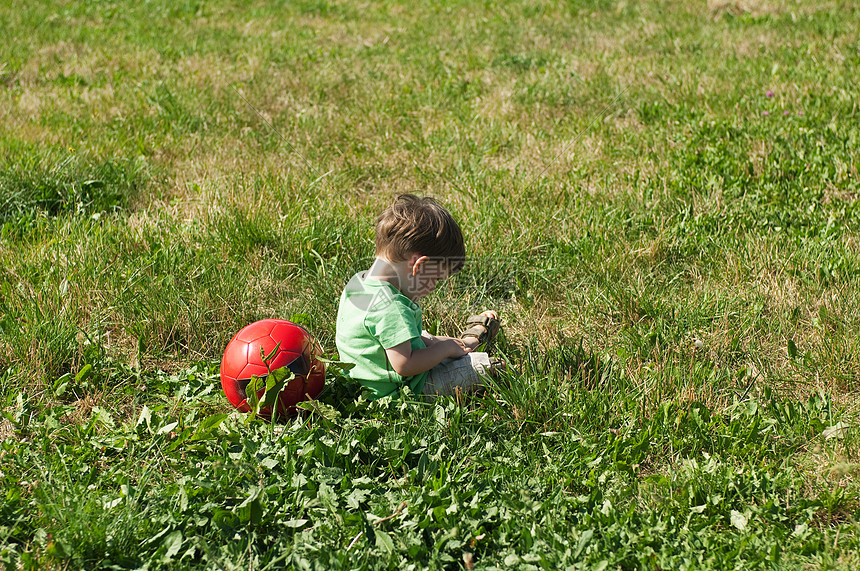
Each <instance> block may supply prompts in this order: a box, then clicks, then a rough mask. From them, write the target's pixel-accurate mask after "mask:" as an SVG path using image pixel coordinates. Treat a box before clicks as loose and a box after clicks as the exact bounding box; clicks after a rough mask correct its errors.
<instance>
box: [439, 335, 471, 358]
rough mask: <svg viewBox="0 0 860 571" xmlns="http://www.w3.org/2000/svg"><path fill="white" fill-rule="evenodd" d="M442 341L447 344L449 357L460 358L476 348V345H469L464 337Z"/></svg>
mask: <svg viewBox="0 0 860 571" xmlns="http://www.w3.org/2000/svg"><path fill="white" fill-rule="evenodd" d="M440 343H444V344H445V346H446V347H445V348H446V350H447V351H448V358H449V359H457V358H460V357H462V356H463V355H466V354H467V353H471V352H472V349H474V347H469V346H468V345H467V344H466V343H465V342H464V340H463V339H446V340H444V341H440Z"/></svg>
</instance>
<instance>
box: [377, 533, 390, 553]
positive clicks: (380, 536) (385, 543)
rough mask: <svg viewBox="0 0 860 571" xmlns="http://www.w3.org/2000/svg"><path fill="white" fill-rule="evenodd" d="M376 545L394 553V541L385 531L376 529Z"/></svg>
mask: <svg viewBox="0 0 860 571" xmlns="http://www.w3.org/2000/svg"><path fill="white" fill-rule="evenodd" d="M376 545H377V546H378V547H379V548H380V549H382V550H383V551H385V552H386V553H394V541H393V540H392V539H391V536H390V535H388V534H387V533H385V532H384V531H379V530H377V531H376Z"/></svg>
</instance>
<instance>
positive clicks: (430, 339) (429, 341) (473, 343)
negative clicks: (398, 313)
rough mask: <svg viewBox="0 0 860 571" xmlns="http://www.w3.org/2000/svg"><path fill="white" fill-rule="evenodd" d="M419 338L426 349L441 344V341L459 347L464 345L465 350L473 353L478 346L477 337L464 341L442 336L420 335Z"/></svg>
mask: <svg viewBox="0 0 860 571" xmlns="http://www.w3.org/2000/svg"><path fill="white" fill-rule="evenodd" d="M421 338H422V339H423V340H424V344H425V345H427V346H428V347H430V346H431V345H434V344H436V343H441V342H442V341H456V342H457V343H460V344H461V345H465V346H466V348H467V349H469V350H470V351H474V350H475V349H476V348H477V347H478V345H479V343H478V338H477V337H466V338H465V339H463V338H458V337H445V336H444V335H430V334H424V333H422V334H421Z"/></svg>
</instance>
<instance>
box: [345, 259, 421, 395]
mask: <svg viewBox="0 0 860 571" xmlns="http://www.w3.org/2000/svg"><path fill="white" fill-rule="evenodd" d="M364 273H365V272H361V273H358V274H356V275H354V276H352V279H350V280H349V283H347V284H346V288H344V290H343V294H342V295H341V296H340V306H339V307H338V311H337V334H336V336H335V342H336V343H337V351H338V353H339V354H340V360H341V361H343V362H346V363H353V364H355V367H353V368H352V369H351V370H350V371H349V372H348V375H349V376H350V377H351V378H353V379H355V380H357V381H358V382H359V383H361V384H362V385H363V386H365V387H367V388H368V389H370V398H373V399H377V398H381V397H384V396H387V395H390V394H391V393H393V392H395V391H396V390H397V389H398V388H400V387H402V386H404V385H409V387H410V388H411V389H412V390H413V391H414V392H416V393H421V390H422V389H423V388H424V379H425V378H426V377H427V372H426V371H425V372H423V373H419V374H417V375H414V376H411V377H402V376H400V375H399V374H397V372H395V371H394V369H393V368H392V367H391V363H389V362H388V357H387V356H386V354H385V350H386V349H391V348H392V347H396V346H397V345H400V344H401V343H403V342H404V341H411V342H412V350H413V351H415V350H417V349H423V348H424V347H425V345H424V341H423V340H422V339H421V307H420V306H419V305H418V304H417V303H415V302H413V301H411V300H410V299H409V298H408V297H406V296H405V295H403V294H402V293H400V292H399V291H398V290H397V288H395V287H394V286H393V285H391V284H390V283H388V282H384V281H380V280H375V279H372V278H365V277H364Z"/></svg>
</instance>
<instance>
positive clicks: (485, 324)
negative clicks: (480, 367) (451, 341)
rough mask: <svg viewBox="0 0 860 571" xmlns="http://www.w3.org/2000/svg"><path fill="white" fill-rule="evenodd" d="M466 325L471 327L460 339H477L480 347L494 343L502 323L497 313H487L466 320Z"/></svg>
mask: <svg viewBox="0 0 860 571" xmlns="http://www.w3.org/2000/svg"><path fill="white" fill-rule="evenodd" d="M466 325H468V326H471V327H469V328H468V329H466V330H465V331H463V332H462V333H461V334H460V339H465V338H467V337H475V338H476V339H477V340H478V346H479V347H480V346H481V345H486V344H489V343H492V342H493V340H494V339H495V338H496V335H498V334H499V329H501V326H502V323H501V321H499V314H498V313H496V312H495V311H485V312H483V313H482V314H480V315H473V316H471V317H469V319H467V320H466Z"/></svg>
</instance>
